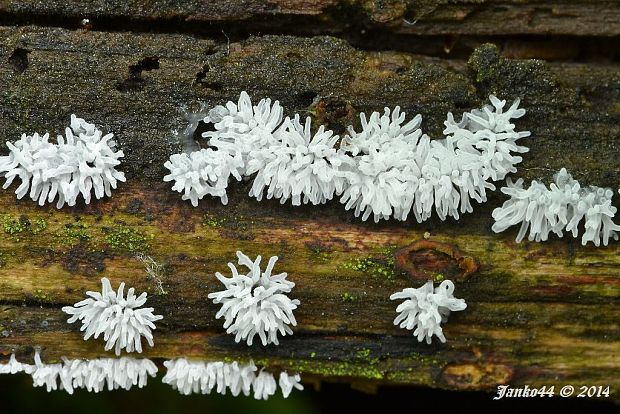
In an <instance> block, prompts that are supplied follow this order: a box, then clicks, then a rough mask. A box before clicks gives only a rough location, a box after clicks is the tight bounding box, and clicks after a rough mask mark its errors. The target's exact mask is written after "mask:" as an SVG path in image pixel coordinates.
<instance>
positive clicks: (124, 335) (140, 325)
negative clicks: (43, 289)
mask: <svg viewBox="0 0 620 414" xmlns="http://www.w3.org/2000/svg"><path fill="white" fill-rule="evenodd" d="M101 284H102V291H101V293H99V292H92V291H88V292H86V294H87V295H88V296H90V297H89V298H87V299H84V300H82V301H80V302H78V303H76V304H75V305H74V306H65V307H63V308H62V311H63V312H65V313H67V314H69V315H71V317H70V318H69V319H68V320H67V322H68V323H73V322H76V321H78V320H79V321H81V322H82V327H81V328H80V330H81V331H84V340H87V339H89V338H90V337H91V336H94V337H95V338H98V337H99V335H101V334H103V339H104V340H105V341H106V346H105V350H106V351H108V350H110V349H112V348H114V352H115V353H116V355H120V353H121V350H122V349H125V350H126V351H127V352H133V351H134V350H135V351H137V352H142V337H144V338H145V339H146V341H147V342H148V344H149V345H150V346H153V334H152V330H153V329H155V325H154V323H153V322H155V321H158V320H160V319H162V318H163V316H161V315H153V308H142V307H141V306H143V305H144V304H145V303H146V299H147V294H146V292H144V293H142V294H141V295H140V296H136V295H135V293H134V292H135V290H134V288H130V289H129V290H128V291H127V298H125V297H124V289H125V283H121V284H120V286H119V288H118V291H117V292H114V290H113V289H112V286H111V285H110V281H109V280H108V279H107V278H105V277H104V278H102V279H101Z"/></svg>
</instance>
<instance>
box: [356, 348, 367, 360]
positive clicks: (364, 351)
mask: <svg viewBox="0 0 620 414" xmlns="http://www.w3.org/2000/svg"><path fill="white" fill-rule="evenodd" d="M356 355H357V357H358V358H368V357H369V356H370V349H368V348H362V349H360V350H359V351H357V354H356Z"/></svg>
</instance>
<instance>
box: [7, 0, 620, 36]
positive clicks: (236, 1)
mask: <svg viewBox="0 0 620 414" xmlns="http://www.w3.org/2000/svg"><path fill="white" fill-rule="evenodd" d="M0 13H1V14H2V15H3V16H0V17H2V18H3V20H4V21H5V22H8V21H10V20H9V19H11V18H12V19H13V21H16V20H18V19H23V20H24V21H32V19H35V20H36V19H37V18H38V19H39V20H41V23H44V24H48V25H54V24H58V22H60V23H61V24H64V26H66V27H67V26H68V27H77V25H78V24H79V22H80V21H81V20H82V19H83V18H84V17H88V18H90V23H89V24H90V25H92V27H94V28H95V29H97V28H98V26H99V28H101V29H103V30H110V29H112V30H127V29H132V25H133V26H134V27H135V26H136V24H137V23H140V22H142V25H141V27H142V29H146V30H148V28H149V27H151V28H152V27H153V26H152V22H156V23H158V25H160V26H162V28H165V27H168V28H170V29H172V28H175V29H176V30H175V31H178V30H179V29H180V30H181V31H204V30H208V29H205V27H204V25H205V23H213V22H216V23H220V24H226V23H234V22H239V21H243V22H244V26H246V27H245V29H246V30H247V29H255V30H258V29H270V30H282V29H286V30H290V29H293V30H297V31H305V32H308V33H317V30H323V31H324V32H325V31H328V32H329V33H342V32H344V31H346V30H347V24H343V22H348V23H349V25H353V26H362V27H366V28H381V29H382V30H387V31H391V32H393V33H400V34H417V35H455V34H461V35H478V36H479V35H524V34H528V35H537V34H538V35H568V36H617V35H619V34H620V7H619V3H618V1H617V0H581V1H570V0H553V1H543V0H528V1H520V0H482V1H470V0H456V1H455V0H423V1H414V0H385V1H375V0H311V1H297V0H250V1H247V0H233V1H230V0H215V1H206V0H181V1H176V2H169V1H154V2H153V1H149V2H139V1H138V2H126V1H123V0H98V1H92V2H88V4H80V3H71V2H66V1H62V0H51V1H46V2H42V3H41V2H38V3H33V2H30V1H24V0H16V1H9V2H3V3H2V4H0ZM50 16H54V20H56V23H52V18H51V17H50ZM201 26H202V27H201ZM169 31H172V30H169Z"/></svg>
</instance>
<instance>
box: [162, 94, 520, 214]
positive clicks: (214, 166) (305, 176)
mask: <svg viewBox="0 0 620 414" xmlns="http://www.w3.org/2000/svg"><path fill="white" fill-rule="evenodd" d="M490 100H491V105H487V106H485V107H483V108H482V109H479V110H473V111H471V112H468V113H465V114H463V118H462V119H461V121H460V122H456V121H455V120H454V117H453V116H452V114H451V113H448V117H447V120H446V121H445V122H444V124H445V126H446V128H445V130H444V135H445V138H443V139H439V140H431V139H430V138H429V137H428V136H427V135H425V134H422V131H421V130H420V128H419V126H420V123H421V120H422V118H421V116H419V115H417V116H415V117H414V118H413V119H412V120H410V121H408V122H405V113H404V112H401V111H400V108H399V107H396V108H395V109H394V110H393V111H391V110H390V109H388V108H385V111H384V113H383V114H380V113H379V112H373V113H372V114H371V115H370V117H369V118H367V117H366V115H365V114H364V113H362V114H360V119H361V132H359V133H358V132H356V131H355V130H354V129H353V127H349V128H348V134H347V135H345V136H344V137H343V139H342V140H341V143H340V147H338V143H337V141H338V139H339V138H338V136H337V135H334V134H333V132H332V131H329V130H325V128H324V127H323V126H320V127H319V129H318V131H317V132H316V133H315V134H314V135H312V133H311V128H310V121H309V119H308V120H307V121H306V123H305V124H304V125H302V124H301V122H300V120H299V119H300V118H299V115H295V116H294V117H292V118H286V119H285V120H284V122H282V112H283V111H282V107H281V106H280V105H279V103H278V102H277V101H276V102H274V103H273V104H272V103H271V100H269V99H263V100H261V101H260V102H259V104H258V105H256V106H252V103H251V101H250V98H249V96H248V95H247V93H245V92H242V93H241V95H240V97H239V101H238V102H237V103H234V102H228V103H227V104H226V106H217V107H215V108H213V109H212V110H210V111H209V112H208V115H207V116H206V117H205V119H204V121H205V122H207V123H212V124H213V125H214V128H215V130H214V131H209V132H205V133H203V136H204V137H207V138H209V145H210V148H208V149H206V150H205V149H202V150H200V151H196V152H194V153H192V154H190V155H187V154H175V155H173V156H171V158H170V160H169V161H168V162H167V163H166V164H165V166H166V168H168V169H170V170H171V174H169V175H167V176H166V177H165V178H164V180H165V181H172V180H174V181H175V185H174V187H173V189H174V190H177V191H179V192H183V193H184V195H183V199H184V200H191V202H192V204H193V205H194V206H196V205H197V203H198V200H199V199H201V198H202V197H204V196H205V195H213V196H218V197H220V198H221V200H222V202H223V203H224V204H226V202H227V198H226V187H227V185H228V181H229V178H230V176H231V175H232V176H234V177H235V178H237V180H239V179H240V178H241V176H250V175H251V174H256V177H255V178H254V182H253V185H252V189H251V190H250V196H253V197H256V198H257V199H258V200H261V199H262V197H263V193H264V191H265V189H266V192H267V198H279V199H280V201H281V202H282V203H285V202H286V201H288V200H289V199H290V200H291V202H292V204H293V205H300V204H301V203H312V204H321V203H325V202H326V201H328V200H330V199H332V198H333V196H334V195H336V196H341V198H340V201H341V202H342V203H343V204H344V205H345V208H346V209H347V210H348V209H353V210H354V212H355V215H356V216H361V217H362V219H363V220H367V219H368V218H369V217H370V216H371V215H372V216H373V218H374V220H375V221H379V220H381V219H386V220H387V219H389V218H391V217H394V218H395V219H397V220H406V219H407V217H408V215H409V213H410V212H411V211H413V214H414V215H415V217H416V219H417V221H418V222H422V221H424V220H426V219H428V218H429V217H430V216H431V215H432V212H433V210H434V211H435V212H436V213H437V215H438V217H439V218H440V219H442V220H445V218H446V217H448V216H450V217H453V218H455V219H458V218H459V214H460V213H465V212H471V211H473V208H472V204H471V200H472V199H473V200H475V201H477V202H479V203H481V202H484V201H486V199H487V196H486V190H487V189H489V190H494V189H495V186H494V185H493V184H492V183H491V181H496V180H501V179H503V178H504V177H505V176H506V174H508V173H510V172H515V171H516V168H515V165H516V164H518V163H519V162H521V157H520V156H519V155H515V154H519V153H524V152H527V151H528V148H526V147H524V146H520V145H519V144H518V142H517V141H518V140H519V139H521V138H524V137H527V136H529V135H530V133H529V131H523V132H516V131H515V130H514V128H515V125H514V124H512V123H511V120H512V119H515V118H520V117H521V116H523V115H524V114H525V110H524V109H519V108H518V105H519V100H518V99H517V100H516V101H515V102H514V103H513V104H512V106H510V108H508V110H506V111H504V107H505V105H506V101H500V100H499V99H497V98H496V97H495V96H490ZM192 125H193V124H191V125H190V126H192ZM208 151H211V152H208Z"/></svg>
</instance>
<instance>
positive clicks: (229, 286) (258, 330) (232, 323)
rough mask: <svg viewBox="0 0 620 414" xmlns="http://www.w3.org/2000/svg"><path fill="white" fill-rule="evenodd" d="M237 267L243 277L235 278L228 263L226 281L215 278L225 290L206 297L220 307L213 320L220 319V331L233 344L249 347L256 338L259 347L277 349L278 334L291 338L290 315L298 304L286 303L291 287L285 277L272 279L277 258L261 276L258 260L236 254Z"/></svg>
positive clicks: (235, 273)
mask: <svg viewBox="0 0 620 414" xmlns="http://www.w3.org/2000/svg"><path fill="white" fill-rule="evenodd" d="M237 257H238V259H239V264H240V265H243V266H245V267H247V268H248V269H249V272H248V273H247V274H239V272H238V271H237V268H236V267H235V265H234V264H232V263H228V267H229V268H230V270H231V272H232V276H231V277H230V278H226V277H224V276H223V275H222V274H221V273H219V272H217V273H216V274H215V276H216V277H217V278H218V280H219V281H220V282H222V283H223V284H224V286H225V287H226V289H225V290H222V291H219V292H213V293H209V295H208V297H209V299H213V303H215V304H222V307H221V308H220V310H219V311H218V312H217V314H216V318H218V319H219V318H221V317H224V328H227V329H226V332H227V333H232V334H234V335H235V341H236V342H239V341H241V340H242V339H243V340H245V341H246V342H247V344H248V345H252V341H253V339H254V336H255V335H257V334H258V336H259V337H260V339H261V342H262V343H263V345H267V344H270V343H274V344H276V345H278V343H279V342H278V332H279V333H280V334H281V335H282V336H284V335H287V334H289V335H292V334H293V331H292V330H291V328H290V327H289V325H293V326H295V325H297V321H296V320H295V316H294V315H293V311H294V310H295V309H297V306H298V305H299V300H297V299H289V297H288V296H287V295H286V294H287V293H290V291H291V289H293V287H294V286H295V283H293V282H291V281H289V280H286V277H287V274H286V273H279V274H277V275H272V274H271V271H272V270H273V267H274V265H275V264H276V261H277V260H278V257H277V256H273V257H271V258H270V259H269V263H268V264H267V268H266V269H265V271H264V272H261V268H260V262H261V256H258V257H257V258H256V260H255V261H252V260H250V258H249V257H248V256H246V255H245V254H243V253H242V252H240V251H237Z"/></svg>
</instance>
